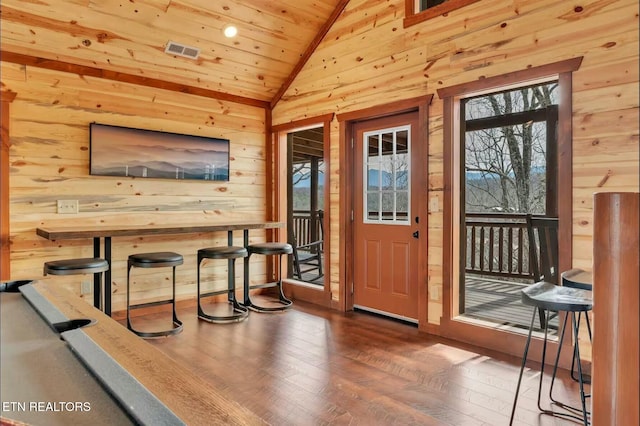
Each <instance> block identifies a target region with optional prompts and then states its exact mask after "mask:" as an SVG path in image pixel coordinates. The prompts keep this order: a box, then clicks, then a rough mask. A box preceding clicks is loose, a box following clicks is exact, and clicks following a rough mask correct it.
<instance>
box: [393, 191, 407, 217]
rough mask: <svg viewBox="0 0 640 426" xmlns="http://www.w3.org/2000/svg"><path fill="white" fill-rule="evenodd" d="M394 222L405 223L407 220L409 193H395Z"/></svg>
mask: <svg viewBox="0 0 640 426" xmlns="http://www.w3.org/2000/svg"><path fill="white" fill-rule="evenodd" d="M396 220H398V221H402V222H406V221H408V220H409V192H407V191H397V192H396Z"/></svg>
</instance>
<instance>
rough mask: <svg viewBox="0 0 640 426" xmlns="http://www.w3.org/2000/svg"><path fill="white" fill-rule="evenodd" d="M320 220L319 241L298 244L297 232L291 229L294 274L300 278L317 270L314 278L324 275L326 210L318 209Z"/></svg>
mask: <svg viewBox="0 0 640 426" xmlns="http://www.w3.org/2000/svg"><path fill="white" fill-rule="evenodd" d="M317 214H318V221H319V224H320V235H319V236H318V240H317V241H312V242H310V243H307V244H301V245H298V243H297V237H296V235H295V232H293V231H291V236H290V240H291V245H292V246H293V276H294V277H295V278H297V279H299V280H302V279H303V275H304V274H306V273H309V272H314V271H317V275H316V276H315V277H314V278H313V279H312V281H313V280H317V279H319V278H322V277H323V276H324V272H323V271H322V254H323V243H324V241H323V238H324V225H323V221H324V212H323V211H322V210H318V213H317Z"/></svg>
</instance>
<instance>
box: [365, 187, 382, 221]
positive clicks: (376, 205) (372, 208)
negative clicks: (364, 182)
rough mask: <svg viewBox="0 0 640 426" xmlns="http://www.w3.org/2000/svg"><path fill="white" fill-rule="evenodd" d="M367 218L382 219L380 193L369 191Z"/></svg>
mask: <svg viewBox="0 0 640 426" xmlns="http://www.w3.org/2000/svg"><path fill="white" fill-rule="evenodd" d="M367 219H369V220H379V219H380V193H379V192H377V191H376V192H369V191H368V192H367Z"/></svg>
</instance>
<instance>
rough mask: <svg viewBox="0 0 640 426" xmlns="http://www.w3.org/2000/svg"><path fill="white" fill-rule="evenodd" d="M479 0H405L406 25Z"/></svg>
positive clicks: (444, 13)
mask: <svg viewBox="0 0 640 426" xmlns="http://www.w3.org/2000/svg"><path fill="white" fill-rule="evenodd" d="M477 1H479V0H405V18H404V22H403V23H404V27H405V28H407V27H410V26H411V25H415V24H417V23H419V22H423V21H426V20H427V19H431V18H433V17H435V16H440V15H446V14H447V13H449V12H451V11H453V10H456V9H460V8H461V7H464V6H467V5H469V4H471V3H475V2H477Z"/></svg>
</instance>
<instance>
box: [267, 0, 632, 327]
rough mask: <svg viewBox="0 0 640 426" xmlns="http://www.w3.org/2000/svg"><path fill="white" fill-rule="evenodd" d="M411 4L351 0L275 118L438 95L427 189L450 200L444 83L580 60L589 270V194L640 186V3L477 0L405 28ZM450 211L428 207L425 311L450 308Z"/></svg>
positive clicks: (583, 254) (336, 175)
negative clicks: (446, 244)
mask: <svg viewBox="0 0 640 426" xmlns="http://www.w3.org/2000/svg"><path fill="white" fill-rule="evenodd" d="M403 17H404V1H403V0H392V1H382V0H380V1H369V0H351V2H350V3H349V5H348V6H347V7H346V9H345V11H344V12H343V14H342V15H341V17H340V18H339V19H338V20H337V22H336V23H335V25H334V26H333V28H332V29H331V31H329V33H328V34H327V36H326V37H325V39H324V41H323V42H322V43H321V44H320V46H319V47H318V49H317V51H316V52H315V53H314V54H313V55H312V57H311V58H310V60H309V62H308V63H307V65H306V66H305V67H304V68H303V70H302V71H301V72H300V74H299V75H298V77H297V78H296V79H295V81H294V82H293V83H292V85H291V87H290V89H289V90H288V91H287V93H286V94H285V95H284V96H283V98H282V100H281V101H280V102H279V103H278V104H277V106H276V107H275V108H274V110H273V122H274V124H276V125H277V124H281V123H286V122H289V121H291V120H299V119H301V118H303V117H309V116H317V115H321V114H327V113H332V112H334V113H338V114H339V113H345V112H349V111H355V110H359V109H363V108H367V107H372V106H376V105H383V104H385V103H387V102H390V101H395V100H401V99H408V98H412V97H416V96H421V95H425V94H434V100H433V102H432V105H431V108H430V111H429V123H428V126H429V155H428V159H426V161H428V166H429V187H428V191H427V193H426V196H428V197H438V198H439V199H440V205H441V206H442V200H443V128H442V111H443V104H442V100H440V99H438V97H437V94H436V90H437V89H438V88H442V87H448V86H451V85H456V84H460V83H464V82H469V81H475V80H477V79H480V78H483V77H489V76H495V75H501V74H504V73H508V72H511V71H517V70H521V69H526V68H528V67H531V66H539V65H544V64H547V63H552V62H556V61H560V60H565V59H569V58H573V57H577V56H584V61H583V63H582V66H581V68H580V69H579V70H578V71H577V72H576V73H574V79H573V112H574V116H573V266H574V267H579V268H584V269H591V264H592V250H593V244H592V239H593V232H592V228H593V201H592V199H593V193H594V192H597V191H638V180H639V177H640V172H639V148H638V145H639V143H638V133H639V132H638V118H639V117H638V104H639V102H638V89H639V87H638V74H639V73H638V63H639V58H638V50H639V49H638V47H639V46H638V2H637V1H636V0H620V1H616V0H583V1H581V2H566V1H560V2H558V1H555V0H527V1H507V0H481V1H479V2H477V3H474V4H472V5H469V6H467V7H465V8H463V9H460V10H457V11H454V12H451V13H449V14H448V15H447V16H439V17H435V18H433V19H430V20H428V21H426V22H423V23H421V24H418V25H415V26H411V27H409V28H406V29H405V28H403V24H402V19H403ZM338 143H339V129H338V125H337V122H335V121H334V123H332V132H331V147H330V153H331V158H330V161H331V171H332V173H331V176H330V177H329V179H330V188H331V192H330V199H331V203H330V208H329V209H328V210H329V214H330V219H332V220H330V221H329V223H330V224H331V238H332V242H331V247H332V251H334V252H335V253H333V252H332V254H331V259H332V265H331V266H332V269H331V270H332V275H331V286H332V293H333V297H334V299H335V298H336V297H337V295H338V294H339V292H338V279H339V276H338V275H337V271H338V263H337V262H338V259H339V256H338V249H339V245H340V244H339V238H340V237H339V236H340V232H339V229H338V218H339V210H338V206H339V192H338V188H339V183H340V175H341V173H343V170H340V169H339V168H338V165H339V164H340V163H339V152H340V150H339V145H338ZM442 223H443V217H442V210H440V213H434V214H430V215H429V238H428V249H429V277H428V286H429V312H428V319H429V323H431V324H439V321H440V317H441V315H442V285H443V278H442V274H443V271H442V262H443V256H444V255H443V250H442V247H443V235H442V234H443V233H442Z"/></svg>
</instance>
